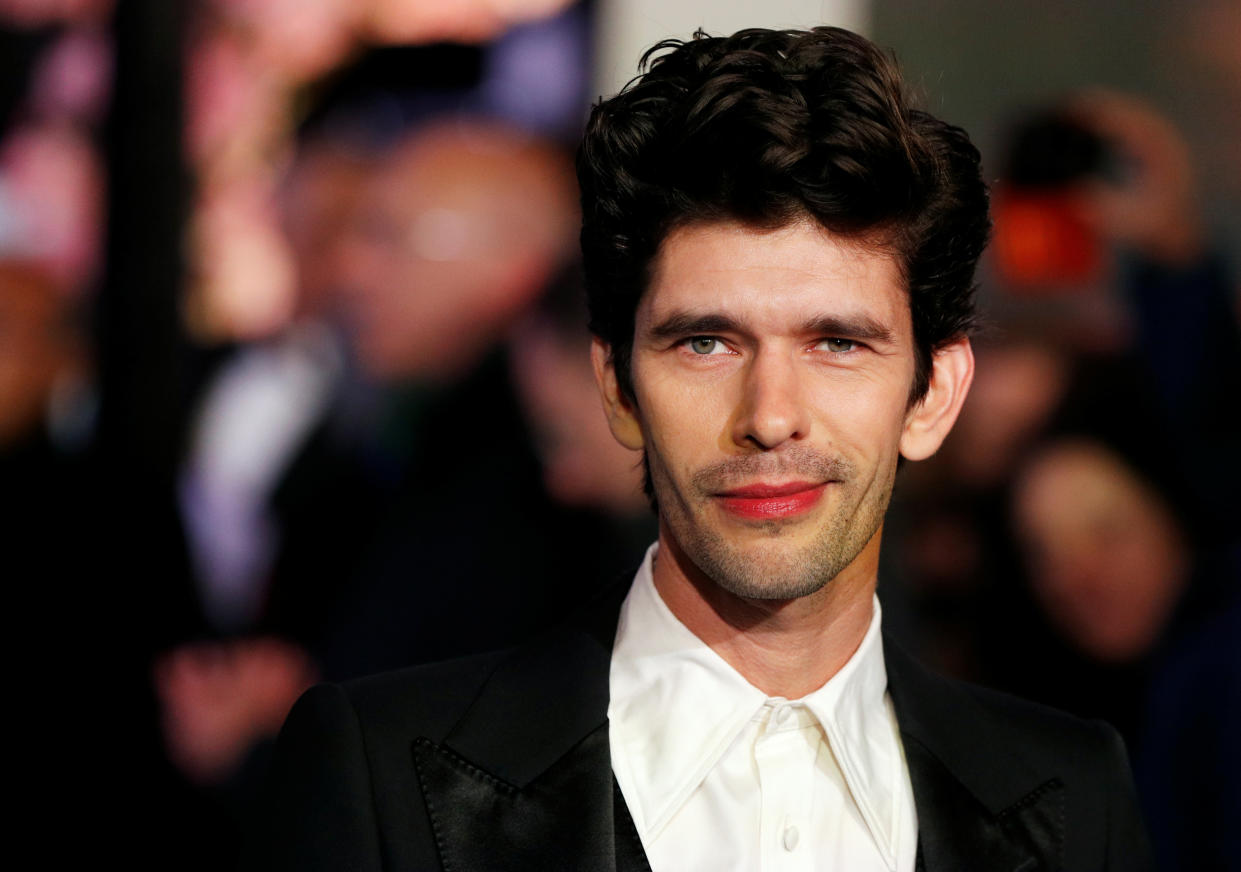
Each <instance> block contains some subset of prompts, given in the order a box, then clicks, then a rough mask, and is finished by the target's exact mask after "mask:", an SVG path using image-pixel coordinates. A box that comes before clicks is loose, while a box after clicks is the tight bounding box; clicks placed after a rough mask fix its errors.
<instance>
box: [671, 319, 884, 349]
mask: <svg viewBox="0 0 1241 872" xmlns="http://www.w3.org/2000/svg"><path fill="white" fill-rule="evenodd" d="M744 332H746V331H745V330H744V328H742V326H741V325H740V324H739V323H738V322H737V321H736V320H734V319H733V318H731V317H729V316H728V315H724V314H722V313H718V312H711V313H704V314H694V313H692V312H673V313H671V314H670V315H668V317H666V318H664V319H663V320H662V321H660V322H659V323H658V324H656V325H655V326H654V327H652V328H651V331H650V335H651V337H652V338H653V339H677V338H680V337H682V336H696V335H705V334H710V333H744ZM801 332H802V333H809V334H814V335H816V336H822V337H824V338H829V337H839V338H841V339H857V340H859V341H863V342H874V343H879V344H882V343H891V342H893V341H894V339H893V334H892V331H891V329H889V328H888V327H885V326H884V325H883V324H881V323H879V322H878V321H876V320H875V319H874V318H872V317H870V316H869V315H849V316H836V315H822V316H819V317H817V318H811V319H810V320H808V321H806V322H804V323H803V324H802V326H801Z"/></svg>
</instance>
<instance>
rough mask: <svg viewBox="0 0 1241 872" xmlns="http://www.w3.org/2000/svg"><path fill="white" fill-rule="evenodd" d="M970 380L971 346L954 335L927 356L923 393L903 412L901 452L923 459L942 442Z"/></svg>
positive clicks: (957, 412)
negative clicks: (928, 373) (927, 376)
mask: <svg viewBox="0 0 1241 872" xmlns="http://www.w3.org/2000/svg"><path fill="white" fill-rule="evenodd" d="M973 380H974V350H973V348H971V347H970V341H969V339H965V338H962V339H958V340H956V341H954V342H950V343H949V344H948V345H945V346H944V347H942V348H940V349H938V350H937V351H935V352H934V353H933V354H932V356H931V381H930V385H929V386H928V388H927V391H926V396H924V397H923V398H922V399H921V400H919V401H918V402H917V404H915V405H914V406H913V407H912V408H910V410H909V412H908V413H907V414H906V415H905V427H904V430H903V431H902V432H901V444H900V448H901V454H902V456H904V457H905V458H907V459H908V460H925V459H926V458H928V457H930V456H931V455H932V454H934V453H935V452H936V451H938V450H939V446H940V445H941V444H942V443H943V441H944V438H945V437H946V436H947V435H948V431H949V430H951V429H952V425H953V424H954V423H956V420H957V415H958V414H960V412H961V406H962V405H963V404H964V403H965V395H966V394H968V393H969V390H970V383H971V382H972V381H973Z"/></svg>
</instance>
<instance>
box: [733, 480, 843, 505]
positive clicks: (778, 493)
mask: <svg viewBox="0 0 1241 872" xmlns="http://www.w3.org/2000/svg"><path fill="white" fill-rule="evenodd" d="M824 484H827V482H822V481H789V482H785V483H783V484H771V483H768V482H756V483H754V484H747V485H743V486H742V487H736V488H732V489H730V490H726V491H720V493H719V494H718V496H721V497H735V498H740V499H747V500H762V499H772V498H774V497H787V496H789V495H790V494H798V493H801V492H802V491H808V490H812V489H814V488H816V487H820V486H821V485H824Z"/></svg>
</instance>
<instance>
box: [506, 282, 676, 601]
mask: <svg viewBox="0 0 1241 872" xmlns="http://www.w3.org/2000/svg"><path fill="white" fill-rule="evenodd" d="M586 321H587V318H586V296H585V285H584V278H583V276H582V271H581V266H580V264H577V263H574V264H571V265H570V267H569V268H568V269H566V270H564V271H563V273H562V274H561V276H560V278H559V279H558V280H557V281H556V282H554V283H553V285H552V287H551V288H550V289H549V290H548V292H547V293H546V294H544V296H543V297H542V299H541V300H540V301H539V303H538V305H537V306H536V307H535V309H534V310H533V311H532V312H531V313H530V314H529V315H528V316H527V317H525V318H524V319H522V321H521V322H520V323H519V325H518V327H517V329H516V330H514V331H513V335H512V338H511V339H510V341H509V364H510V367H511V368H512V371H513V381H514V384H515V386H516V388H517V393H518V397H519V398H520V400H521V405H522V409H523V411H524V413H525V416H526V419H527V421H528V422H529V425H530V428H531V432H532V435H533V437H534V448H535V452H536V453H537V454H538V457H539V464H540V466H541V467H542V470H543V486H544V488H545V489H546V491H547V493H548V494H549V495H550V496H551V497H552V499H554V500H556V501H557V502H558V503H560V504H562V505H565V506H568V507H570V508H573V509H575V510H577V511H578V512H579V513H588V514H589V515H592V516H594V517H596V518H597V520H598V523H599V525H600V529H599V531H598V532H597V533H596V534H594V535H592V536H590V537H589V545H588V546H587V547H583V548H580V549H579V550H580V551H581V552H582V553H581V554H579V555H578V556H577V557H576V558H575V560H574V562H575V563H576V564H577V565H578V566H581V567H584V568H583V569H582V574H584V575H585V574H589V575H590V576H591V577H595V578H610V577H612V576H614V575H616V574H618V573H620V572H624V571H627V570H630V569H632V568H633V564H634V563H635V562H636V560H637V559H638V558H639V557H640V556H641V554H642V552H643V551H644V550H645V549H646V546H647V545H648V544H649V543H650V542H651V540H652V538H653V537H654V536H655V533H656V528H655V516H654V514H653V513H652V512H651V506H650V503H649V500H648V499H647V497H646V495H645V494H644V493H643V491H642V467H641V464H639V463H637V462H636V461H635V459H634V456H633V453H632V452H631V451H628V450H626V449H625V448H624V447H622V446H621V445H620V444H618V443H617V441H616V439H615V438H613V436H612V431H611V430H609V429H608V426H607V419H606V418H604V416H603V415H601V414H600V408H599V390H598V388H597V387H596V386H595V377H594V372H593V370H592V369H591V366H590V333H589V331H588V330H587V329H586V326H585V325H586Z"/></svg>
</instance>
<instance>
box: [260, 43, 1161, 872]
mask: <svg viewBox="0 0 1241 872" xmlns="http://www.w3.org/2000/svg"><path fill="white" fill-rule="evenodd" d="M660 49H661V50H666V53H664V54H661V55H659V56H658V57H657V58H656V59H655V61H654V62H653V63H652V64H651V65H650V67H649V70H648V72H647V73H646V74H645V75H644V76H642V77H641V78H639V79H638V80H636V81H635V82H634V83H633V84H631V85H630V87H629V88H627V89H626V90H625V91H624V92H622V93H621V94H620V95H618V96H617V97H615V98H613V99H611V100H609V101H605V102H603V103H602V104H600V105H599V106H597V107H596V108H595V110H594V113H593V115H592V117H591V121H590V124H589V126H588V129H587V133H586V138H585V141H584V143H583V145H582V148H581V151H580V154H579V164H578V166H579V180H580V181H581V183H582V189H583V206H584V215H583V218H584V229H583V233H582V241H583V252H584V255H585V264H586V270H587V281H588V293H589V295H590V306H591V327H592V330H593V332H594V333H595V336H596V339H595V343H594V346H593V352H592V358H593V361H594V366H595V371H596V375H597V379H598V381H599V384H600V387H601V391H602V394H603V399H604V406H605V410H606V412H607V415H608V419H609V423H610V425H611V428H612V431H613V433H614V435H615V436H616V437H617V438H618V439H619V440H620V441H621V442H622V444H624V445H626V446H628V447H630V448H632V449H635V450H640V451H642V452H643V456H644V460H645V464H646V468H647V470H648V491H649V493H650V495H651V497H652V500H653V502H654V503H655V504H656V505H657V510H658V514H659V522H660V533H659V541H658V543H657V544H656V545H655V546H654V547H653V548H652V549H651V551H650V552H648V555H647V559H646V561H645V562H644V564H643V565H642V567H641V568H640V569H639V570H638V573H637V575H636V578H635V579H634V580H633V583H632V585H631V586H630V585H627V586H626V587H624V588H619V589H617V590H615V591H613V592H612V594H611V595H610V596H608V597H605V598H604V600H603V601H601V602H599V603H596V604H595V605H594V606H593V607H591V608H588V609H587V610H586V611H584V612H583V613H582V614H581V615H580V616H579V618H578V619H577V620H575V621H573V622H570V624H569V625H567V626H566V627H564V628H563V629H562V630H561V631H560V632H558V633H554V634H552V635H550V636H548V637H546V638H544V639H542V640H540V641H539V642H537V643H535V644H533V645H530V646H527V647H524V648H521V649H518V650H516V651H513V652H508V653H503V654H497V655H493V656H485V657H481V658H475V659H471V660H465V661H455V662H452V663H448V664H442V665H438V666H433V667H427V668H422V669H415V670H410V671H406V672H403V673H395V674H390V675H386V676H379V677H376V678H373V679H368V680H364V681H362V682H359V683H356V684H352V685H347V686H345V687H322V688H319V689H317V690H315V691H312V692H311V693H310V694H309V695H308V696H307V697H305V698H304V700H303V701H302V702H301V703H300V704H299V707H298V708H297V709H296V710H295V711H294V714H293V715H292V716H291V718H290V721H289V723H288V725H287V726H286V728H285V732H284V734H283V737H282V748H281V753H280V756H279V760H278V762H277V766H276V773H275V775H276V794H275V797H274V802H273V805H272V809H273V811H272V818H271V821H270V823H269V825H268V829H267V830H266V832H265V842H264V844H263V846H262V851H261V852H259V853H257V854H256V860H257V863H258V867H260V868H290V869H292V868H297V869H305V868H323V869H343V868H349V869H381V868H382V869H446V870H447V869H592V870H593V869H613V868H616V869H647V868H649V869H653V870H656V872H661V870H678V872H679V870H684V869H755V868H776V867H780V868H791V869H812V868H819V869H838V870H849V872H855V870H868V869H877V870H884V869H886V870H899V872H910V870H913V869H915V868H919V869H925V870H928V872H936V870H961V869H969V870H1005V872H1012V870H1017V869H1022V870H1032V869H1049V870H1050V869H1068V870H1097V869H1111V870H1122V869H1123V870H1135V869H1144V868H1147V867H1148V862H1147V860H1146V859H1145V857H1146V854H1145V842H1144V836H1143V834H1142V829H1141V825H1140V823H1139V821H1138V819H1137V815H1136V811H1135V809H1134V806H1133V799H1132V790H1131V786H1130V784H1129V779H1128V775H1127V770H1126V764H1125V763H1124V751H1123V748H1122V747H1121V745H1120V743H1119V741H1118V740H1117V738H1116V736H1115V733H1114V732H1113V731H1111V730H1110V729H1109V728H1107V727H1105V726H1102V725H1097V724H1087V723H1083V722H1080V721H1077V720H1075V719H1073V718H1070V717H1068V716H1066V715H1061V714H1058V713H1055V712H1052V711H1049V710H1045V709H1041V708H1039V707H1036V706H1033V705H1030V704H1027V703H1022V702H1019V701H1016V700H1013V699H1010V698H1007V697H1001V696H999V695H997V694H993V693H990V692H987V691H983V690H980V689H977V688H971V687H966V686H964V685H959V684H955V683H950V682H947V681H944V680H942V679H939V678H936V677H933V676H931V675H929V674H927V673H925V672H923V671H922V670H921V669H920V668H919V667H918V666H916V665H915V664H914V663H912V662H911V661H909V659H908V658H907V656H906V655H904V654H902V653H901V652H900V651H899V650H898V649H896V648H895V647H892V646H885V645H884V643H883V640H882V636H881V633H880V614H879V608H878V604H877V601H876V600H875V596H874V590H875V583H876V571H877V559H878V552H879V542H880V538H881V532H882V526H883V515H884V510H885V508H886V506H887V503H888V499H889V496H890V493H891V489H892V485H893V482H894V479H895V476H896V470H897V466H898V462H899V458H900V457H902V456H903V457H905V458H906V459H909V460H918V459H921V458H924V457H926V456H928V455H930V454H931V453H933V452H934V451H935V450H936V448H937V447H938V446H939V444H940V442H941V441H942V440H943V438H944V437H945V435H946V434H947V432H948V430H949V429H950V427H951V426H952V422H953V420H954V419H955V418H956V415H957V412H958V411H959V409H960V406H961V403H962V402H963V400H964V397H965V394H966V391H967V389H968V387H969V383H970V379H971V375H972V371H973V358H972V354H971V351H970V345H969V340H968V338H967V332H968V328H969V326H970V323H971V320H972V303H971V295H972V281H973V271H974V266H975V262H976V260H977V258H978V256H979V254H980V252H981V251H982V248H983V245H984V243H985V238H986V234H987V229H988V222H987V217H986V191H985V187H984V185H983V184H982V182H981V180H980V178H979V169H978V154H977V152H976V150H975V149H974V148H973V147H972V146H971V145H970V144H969V141H968V139H967V138H966V137H965V135H964V133H963V132H962V131H960V130H958V129H956V128H953V127H950V126H948V125H945V124H943V123H942V122H939V121H937V120H936V119H934V118H932V117H930V116H929V115H927V114H925V113H923V112H920V111H918V110H915V109H911V108H910V107H909V106H908V105H907V103H906V102H905V99H904V97H903V95H902V92H901V85H900V80H899V77H898V75H897V73H896V71H895V69H894V68H893V66H892V65H891V63H890V62H889V61H888V60H887V59H886V58H885V57H884V56H883V55H882V54H881V53H880V52H879V51H878V50H877V49H876V48H875V47H874V46H872V45H871V44H870V43H869V42H867V41H866V40H864V39H862V38H860V37H858V36H855V35H853V34H850V33H847V32H845V31H841V30H836V29H832V28H819V29H815V30H813V31H811V32H808V33H803V32H792V31H788V32H771V31H759V30H751V31H743V32H741V33H738V34H736V35H735V36H732V37H729V38H725V39H712V38H707V37H702V36H699V37H697V38H695V39H694V40H692V41H690V42H688V43H684V44H682V43H678V42H670V43H666V44H664V45H663V46H661V47H660ZM463 523H468V519H463ZM484 544H485V543H484ZM622 599H623V602H622V601H621V600H622ZM484 607H485V604H480V608H484ZM618 610H619V611H618ZM618 615H619V619H618Z"/></svg>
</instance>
